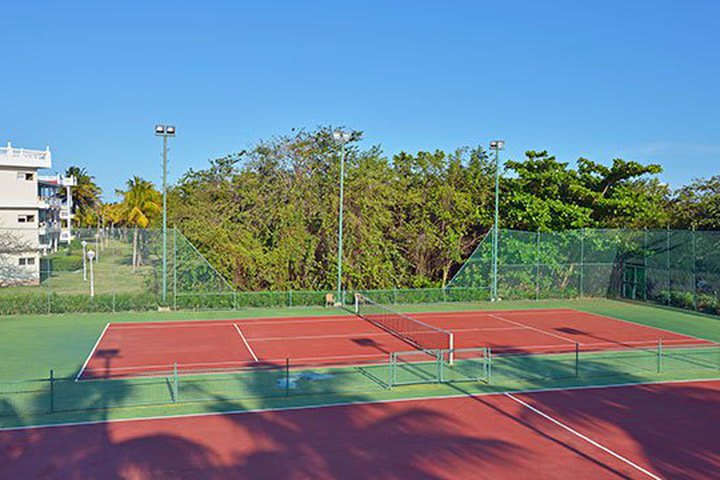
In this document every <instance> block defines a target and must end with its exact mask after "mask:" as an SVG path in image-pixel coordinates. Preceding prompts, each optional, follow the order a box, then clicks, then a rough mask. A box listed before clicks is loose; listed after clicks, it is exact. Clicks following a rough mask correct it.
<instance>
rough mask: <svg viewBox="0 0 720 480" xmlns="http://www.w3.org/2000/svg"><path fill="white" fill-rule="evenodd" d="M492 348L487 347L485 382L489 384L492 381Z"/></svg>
mask: <svg viewBox="0 0 720 480" xmlns="http://www.w3.org/2000/svg"><path fill="white" fill-rule="evenodd" d="M492 364H493V359H492V348H490V347H487V382H488V384H490V382H491V381H492Z"/></svg>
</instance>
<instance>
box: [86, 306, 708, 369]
mask: <svg viewBox="0 0 720 480" xmlns="http://www.w3.org/2000/svg"><path fill="white" fill-rule="evenodd" d="M412 316H413V317H415V318H417V319H419V320H422V321H423V322H426V323H428V324H430V325H433V326H437V327H440V328H443V329H445V330H448V331H451V332H453V336H454V343H455V348H471V347H491V348H492V349H493V351H494V352H498V353H503V352H532V353H540V352H544V353H552V352H553V351H555V352H561V351H570V350H571V349H573V348H575V345H576V344H578V345H579V346H580V347H582V348H583V349H610V348H617V347H619V346H634V345H643V344H646V345H649V344H653V343H656V342H658V340H659V339H662V341H663V342H664V344H665V345H668V346H671V345H696V344H700V343H705V342H706V341H705V340H702V339H697V338H693V337H688V336H685V335H681V334H678V333H673V332H669V331H665V330H659V329H656V328H652V327H647V326H643V325H639V324H635V323H630V322H626V321H623V320H617V319H613V318H609V317H603V316H600V315H595V314H590V313H585V312H579V311H576V310H570V309H553V310H523V311H469V312H437V313H413V314H412ZM408 350H412V347H411V346H409V345H408V344H407V343H405V342H404V341H402V340H400V339H398V338H396V337H394V336H392V335H390V334H389V333H387V332H386V331H384V330H382V329H380V328H378V327H376V326H375V325H373V324H371V323H369V322H367V321H365V320H363V319H361V318H358V317H356V316H351V315H343V316H327V317H307V318H266V319H243V320H222V321H194V322H193V321H185V322H148V323H112V324H108V326H107V327H106V329H105V330H104V331H103V332H102V334H101V335H100V338H99V339H98V342H97V344H96V345H95V347H94V348H93V350H92V352H90V354H89V356H88V358H87V360H86V362H85V364H84V365H83V367H82V369H81V370H80V372H79V374H78V379H79V380H84V379H91V378H121V377H131V376H137V375H152V374H154V373H155V372H167V371H169V370H170V369H172V368H173V365H174V364H175V363H177V364H178V368H179V370H180V372H181V373H191V372H200V371H205V370H208V369H223V368H228V369H232V368H246V367H258V366H262V365H284V364H285V361H286V359H290V362H291V364H292V365H293V366H295V367H298V366H306V367H311V366H343V365H353V364H368V363H381V362H386V361H387V359H388V355H389V353H391V352H402V351H408Z"/></svg>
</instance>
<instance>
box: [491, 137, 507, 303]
mask: <svg viewBox="0 0 720 480" xmlns="http://www.w3.org/2000/svg"><path fill="white" fill-rule="evenodd" d="M504 147H505V141H504V140H493V141H492V142H490V150H495V220H494V225H493V242H492V289H491V297H492V298H491V300H492V301H493V302H497V301H498V300H499V298H498V291H497V289H498V251H499V250H498V230H499V222H500V206H499V204H500V150H502V149H503V148H504Z"/></svg>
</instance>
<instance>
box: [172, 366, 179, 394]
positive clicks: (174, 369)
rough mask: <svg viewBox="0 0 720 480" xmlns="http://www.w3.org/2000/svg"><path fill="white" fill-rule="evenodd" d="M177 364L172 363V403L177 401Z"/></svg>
mask: <svg viewBox="0 0 720 480" xmlns="http://www.w3.org/2000/svg"><path fill="white" fill-rule="evenodd" d="M178 380H179V376H178V364H177V362H175V363H173V403H177V402H178Z"/></svg>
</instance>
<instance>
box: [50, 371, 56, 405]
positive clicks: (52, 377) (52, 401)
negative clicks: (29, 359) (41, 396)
mask: <svg viewBox="0 0 720 480" xmlns="http://www.w3.org/2000/svg"><path fill="white" fill-rule="evenodd" d="M50 413H55V371H54V370H53V369H52V368H51V369H50Z"/></svg>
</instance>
